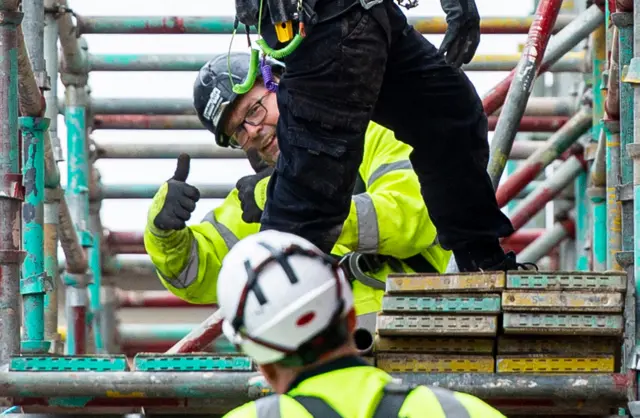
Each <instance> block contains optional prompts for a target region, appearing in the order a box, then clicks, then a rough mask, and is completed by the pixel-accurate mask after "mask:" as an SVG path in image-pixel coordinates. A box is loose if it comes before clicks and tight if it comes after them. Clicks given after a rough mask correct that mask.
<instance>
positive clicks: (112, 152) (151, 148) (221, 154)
mask: <svg viewBox="0 0 640 418" xmlns="http://www.w3.org/2000/svg"><path fill="white" fill-rule="evenodd" d="M530 142H534V143H535V141H530ZM538 143H539V142H538ZM534 147H535V145H533V146H531V145H530V144H527V145H525V146H522V147H521V149H520V150H519V151H520V152H521V153H525V152H526V151H529V150H530V149H533V148H534ZM523 148H526V149H524V150H523ZM181 153H187V154H189V156H190V157H191V158H247V154H245V153H244V151H242V150H239V149H234V148H223V147H219V146H217V145H215V144H213V141H211V143H183V142H176V143H173V144H148V143H146V144H145V143H140V144H136V143H131V142H127V143H125V144H100V143H97V144H96V157H97V158H136V159H137V158H169V159H174V158H178V155H180V154H181ZM529 154H530V153H529Z"/></svg>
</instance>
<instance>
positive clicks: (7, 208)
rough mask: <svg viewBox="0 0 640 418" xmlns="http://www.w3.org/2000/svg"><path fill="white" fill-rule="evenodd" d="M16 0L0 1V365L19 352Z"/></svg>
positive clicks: (20, 196)
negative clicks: (0, 181)
mask: <svg viewBox="0 0 640 418" xmlns="http://www.w3.org/2000/svg"><path fill="white" fill-rule="evenodd" d="M17 8H18V1H17V0H4V1H0V48H2V49H1V50H0V55H2V57H3V59H2V60H0V147H1V148H0V149H2V152H0V178H2V184H1V186H2V190H1V192H0V366H1V365H4V364H5V363H7V362H8V361H9V358H10V357H11V356H14V355H16V354H18V353H19V352H20V315H19V309H18V306H19V305H18V302H19V297H20V264H21V263H22V258H23V253H22V252H21V251H20V235H19V233H18V229H19V225H20V209H21V205H22V200H23V192H22V185H21V183H22V174H21V173H20V147H19V142H18V39H17V25H19V24H20V22H21V20H22V13H21V12H18V11H17Z"/></svg>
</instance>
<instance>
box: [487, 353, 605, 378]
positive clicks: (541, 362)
mask: <svg viewBox="0 0 640 418" xmlns="http://www.w3.org/2000/svg"><path fill="white" fill-rule="evenodd" d="M614 368H615V357H614V356H612V355H610V356H602V355H601V356H597V357H564V356H549V355H547V354H545V355H544V356H540V355H539V354H534V355H529V356H498V357H497V358H496V372H498V373H613V372H614Z"/></svg>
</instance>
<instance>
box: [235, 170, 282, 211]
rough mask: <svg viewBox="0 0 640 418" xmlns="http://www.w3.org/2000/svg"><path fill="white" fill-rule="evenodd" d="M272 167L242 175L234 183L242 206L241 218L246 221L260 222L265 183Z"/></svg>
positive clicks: (265, 193)
mask: <svg viewBox="0 0 640 418" xmlns="http://www.w3.org/2000/svg"><path fill="white" fill-rule="evenodd" d="M271 174H273V168H272V167H267V168H263V169H262V171H260V172H259V173H257V174H252V175H249V176H244V177H242V178H241V179H240V180H238V182H237V183H236V188H237V189H238V198H239V199H240V205H241V206H242V220H243V221H245V222H246V223H254V222H256V223H257V222H260V218H261V217H262V211H263V209H264V205H265V203H266V201H267V184H268V183H269V177H270V176H271Z"/></svg>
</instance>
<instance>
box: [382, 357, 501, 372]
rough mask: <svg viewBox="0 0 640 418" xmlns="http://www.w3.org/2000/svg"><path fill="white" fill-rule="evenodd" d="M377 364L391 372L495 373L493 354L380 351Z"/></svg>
mask: <svg viewBox="0 0 640 418" xmlns="http://www.w3.org/2000/svg"><path fill="white" fill-rule="evenodd" d="M376 366H377V367H378V368H379V369H381V370H384V371H386V372H389V373H403V372H414V373H493V371H494V369H495V359H494V358H493V357H492V356H466V355H465V356H460V355H431V354H415V353H414V354H400V353H380V354H378V355H377V357H376Z"/></svg>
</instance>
